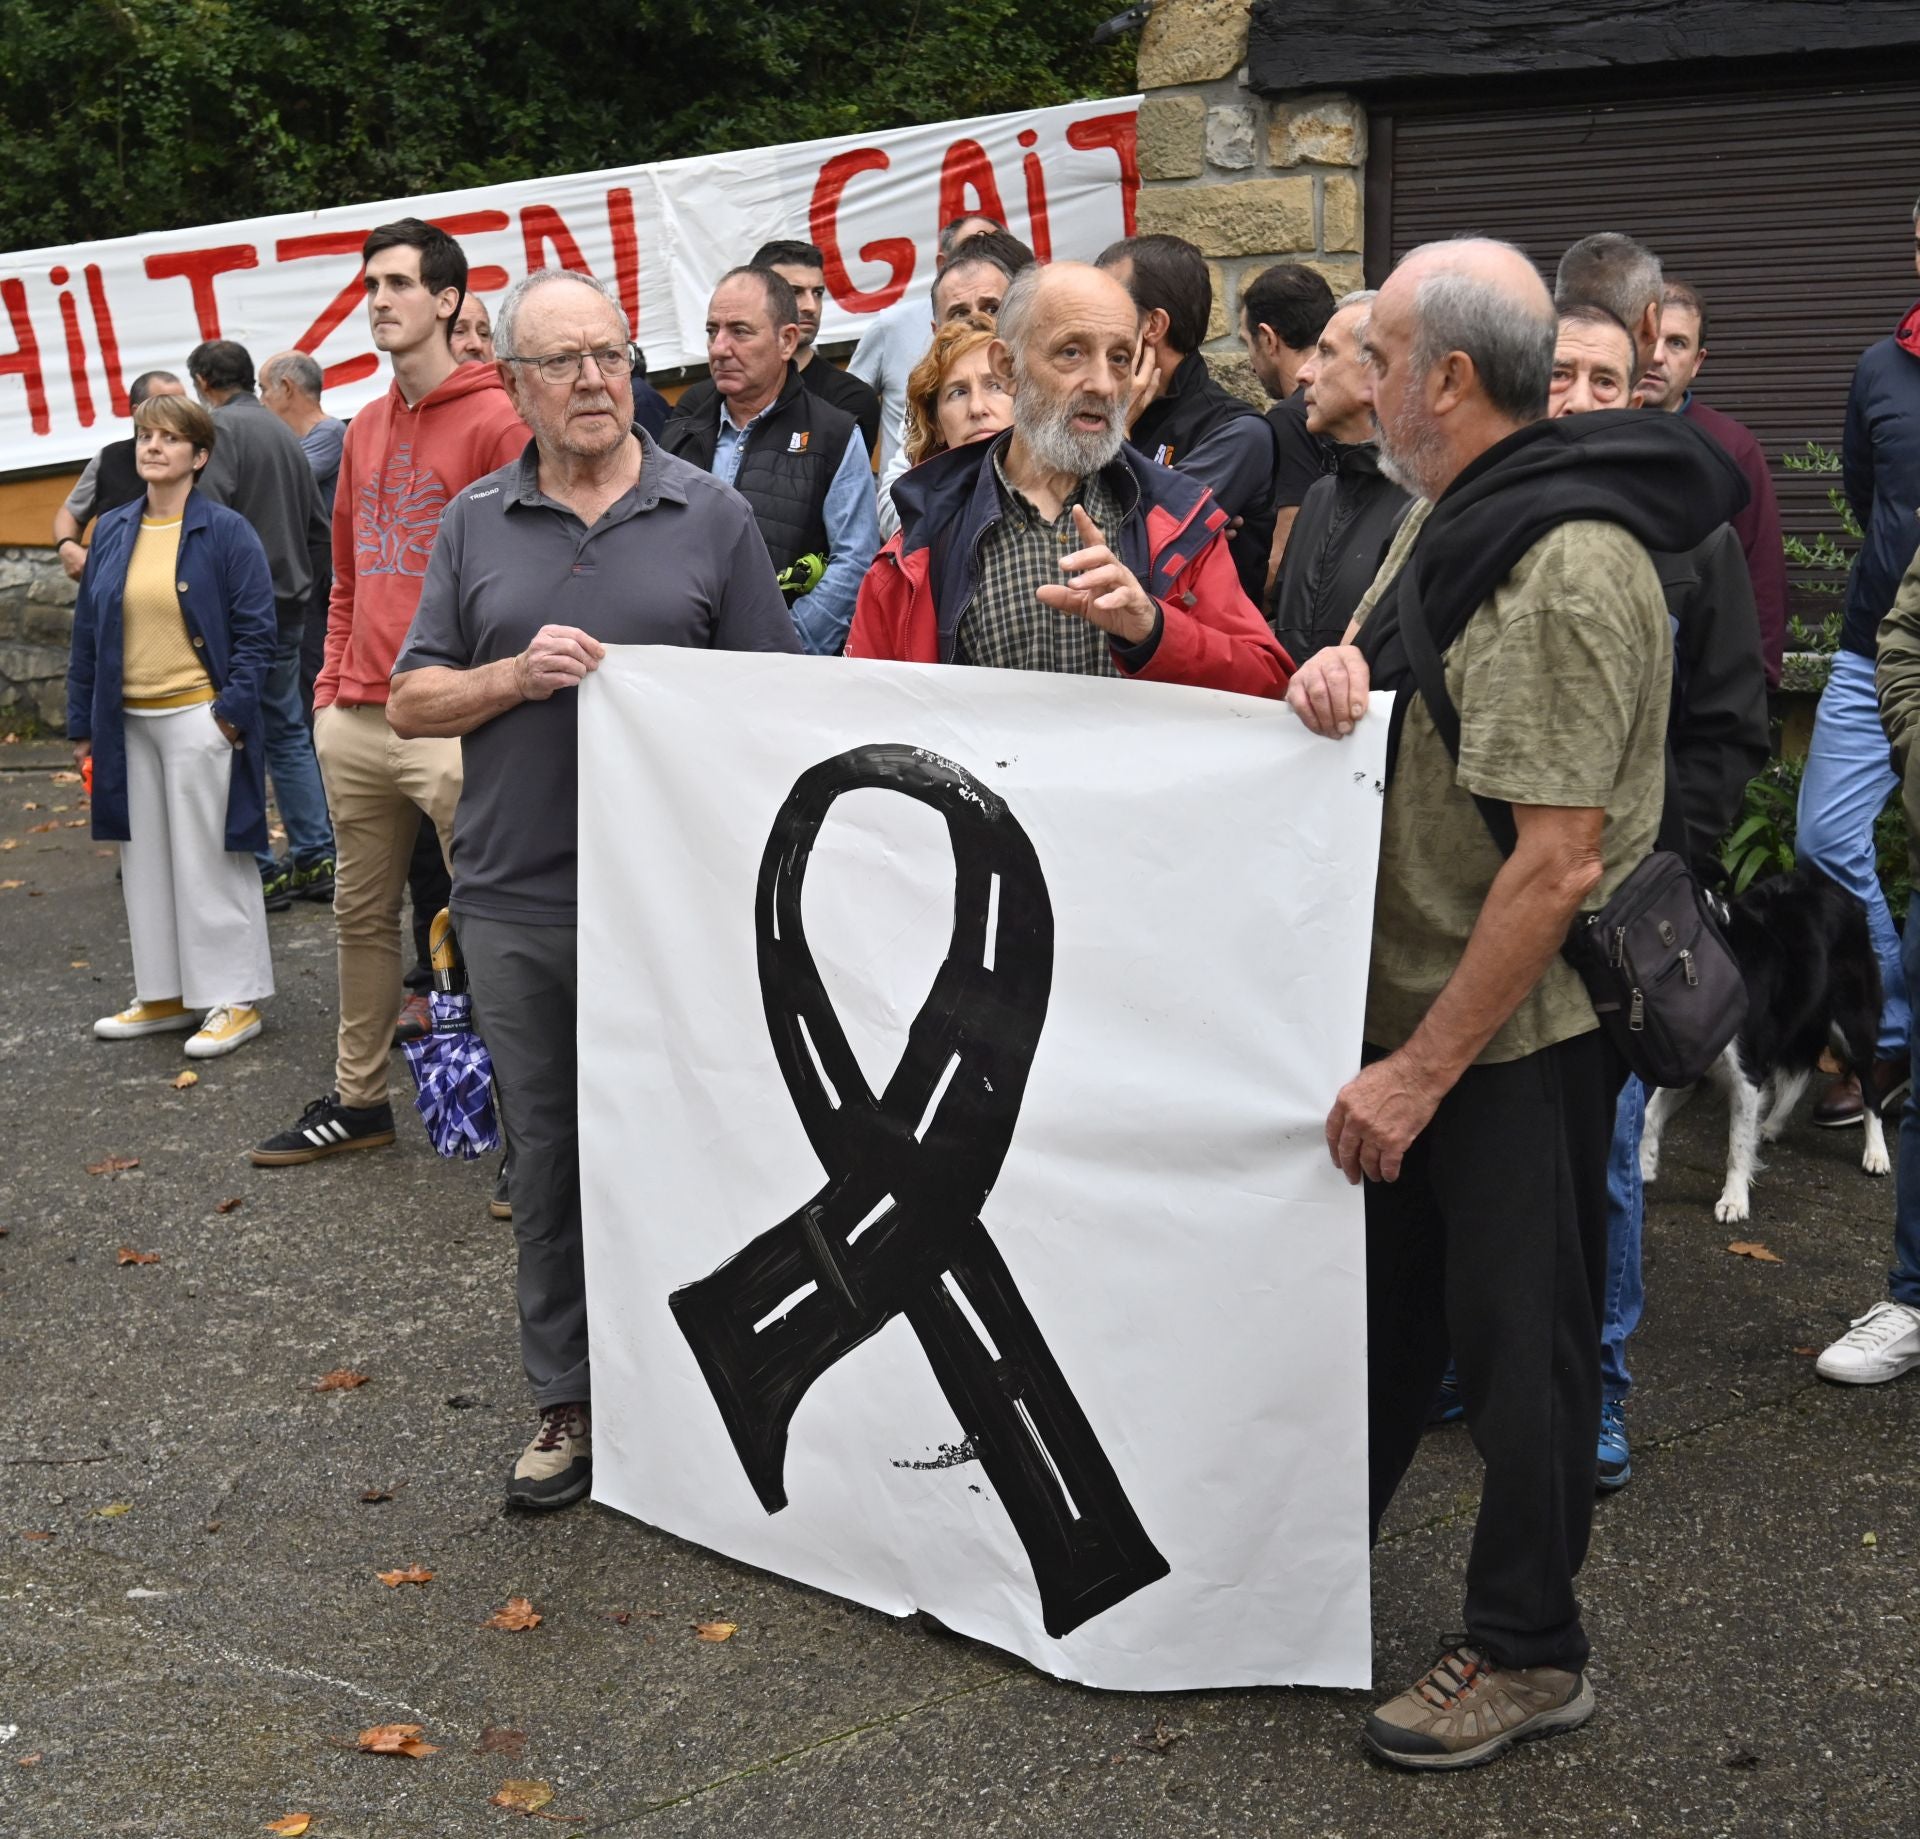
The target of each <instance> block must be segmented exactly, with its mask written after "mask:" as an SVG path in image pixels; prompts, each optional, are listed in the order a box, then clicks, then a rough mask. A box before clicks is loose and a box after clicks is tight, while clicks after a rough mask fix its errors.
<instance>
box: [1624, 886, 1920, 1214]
mask: <svg viewBox="0 0 1920 1839" xmlns="http://www.w3.org/2000/svg"><path fill="white" fill-rule="evenodd" d="M1728 905H1729V909H1730V916H1729V920H1728V924H1727V942H1728V944H1729V945H1730V946H1731V947H1732V949H1733V955H1734V957H1735V958H1737V959H1738V960H1739V963H1740V968H1741V970H1742V971H1743V972H1744V973H1745V974H1746V980H1747V1019H1746V1021H1745V1022H1744V1023H1743V1024H1742V1026H1741V1029H1740V1032H1739V1034H1738V1035H1736V1036H1735V1037H1734V1039H1733V1041H1732V1042H1731V1043H1730V1044H1729V1045H1728V1047H1727V1050H1726V1051H1725V1052H1724V1053H1723V1054H1722V1055H1721V1056H1720V1058H1719V1060H1718V1061H1717V1062H1716V1063H1715V1065H1714V1068H1713V1071H1712V1073H1711V1074H1710V1075H1709V1077H1710V1078H1712V1079H1713V1080H1715V1081H1716V1082H1717V1083H1718V1084H1720V1085H1721V1086H1723V1087H1724V1088H1725V1089H1726V1092H1727V1097H1728V1101H1729V1104H1730V1107H1731V1117H1730V1118H1729V1121H1728V1127H1727V1181H1726V1186H1725V1187H1724V1188H1723V1189H1722V1190H1721V1192H1720V1198H1719V1200H1718V1201H1717V1202H1716V1203H1715V1204H1714V1209H1713V1217H1714V1218H1715V1219H1717V1220H1725V1221H1733V1220H1744V1219H1745V1218H1747V1215H1748V1204H1747V1203H1748V1190H1749V1189H1750V1188H1751V1186H1752V1183H1753V1178H1754V1176H1755V1174H1756V1173H1757V1172H1758V1171H1759V1169H1760V1168H1761V1166H1762V1164H1761V1162H1760V1160H1759V1151H1760V1144H1761V1141H1762V1140H1763V1139H1764V1140H1765V1141H1766V1142H1768V1143H1771V1142H1773V1141H1774V1140H1775V1139H1776V1138H1777V1137H1778V1136H1779V1135H1780V1133H1781V1131H1782V1130H1784V1129H1785V1128H1786V1125H1787V1120H1788V1119H1789V1118H1790V1117H1791V1116H1792V1115H1793V1108H1794V1106H1795V1105H1797V1104H1798V1103H1799V1102H1800V1095H1801V1093H1802V1092H1804V1091H1805V1090H1806V1088H1807V1081H1808V1080H1809V1079H1811V1078H1812V1077H1813V1074H1814V1071H1815V1069H1816V1068H1817V1067H1818V1065H1819V1063H1820V1056H1821V1054H1822V1053H1823V1052H1828V1051H1831V1053H1832V1054H1833V1057H1834V1059H1835V1060H1837V1061H1838V1062H1839V1063H1840V1067H1841V1070H1842V1072H1843V1074H1846V1073H1850V1074H1852V1075H1853V1076H1854V1077H1856V1078H1857V1079H1858V1080H1859V1081H1860V1090H1861V1092H1862V1093H1863V1094H1864V1095H1865V1097H1866V1115H1865V1125H1866V1138H1867V1141H1866V1150H1865V1153H1864V1154H1863V1155H1862V1156H1861V1158H1860V1166H1861V1167H1862V1168H1863V1169H1865V1170H1866V1172H1867V1173H1868V1174H1869V1175H1884V1174H1885V1173H1886V1172H1887V1170H1888V1167H1889V1166H1890V1165H1889V1163H1888V1161H1887V1137H1886V1131H1885V1129H1884V1128H1883V1127H1882V1124H1881V1121H1880V1108H1879V1104H1878V1094H1877V1093H1876V1091H1875V1089H1874V1083H1873V1057H1874V1049H1875V1046H1876V1044H1877V1042H1878V1040H1879V1037H1880V966H1879V963H1878V961H1877V960H1876V959H1875V957H1874V955H1873V940H1872V938H1871V937H1870V936H1869V935H1868V932H1867V914H1866V909H1865V908H1864V907H1862V906H1861V904H1860V902H1859V901H1858V900H1856V899H1855V898H1854V897H1853V895H1851V894H1849V893H1848V892H1847V891H1846V890H1845V889H1844V888H1842V887H1840V886H1839V885H1838V884H1837V883H1836V882H1834V881H1832V880H1830V879H1829V878H1828V877H1827V876H1825V875H1823V874H1821V873H1820V872H1819V870H1817V869H1807V868H1801V869H1795V870H1794V871H1793V872H1792V873H1791V874H1786V875H1780V876H1777V877H1775V878H1774V879H1772V880H1769V881H1762V882H1758V883H1756V884H1755V885H1754V886H1753V887H1750V888H1749V889H1748V890H1747V891H1746V892H1745V893H1744V894H1742V895H1740V896H1738V898H1736V899H1735V900H1733V901H1731V902H1729V903H1728ZM1692 1090H1693V1088H1692V1087H1691V1086H1681V1087H1678V1088H1674V1087H1663V1088H1662V1089H1661V1090H1660V1091H1657V1092H1655V1093H1653V1094H1652V1095H1651V1096H1650V1097H1649V1099H1648V1101H1647V1125H1646V1130H1645V1132H1644V1134H1643V1135H1642V1136H1641V1139H1640V1176H1641V1179H1642V1180H1643V1181H1652V1180H1654V1179H1655V1178H1656V1177H1657V1176H1658V1175H1659V1173H1660V1133H1661V1131H1662V1129H1663V1128H1664V1127H1665V1125H1666V1121H1667V1119H1668V1118H1670V1117H1671V1116H1672V1115H1673V1114H1674V1112H1675V1111H1677V1110H1678V1109H1679V1108H1680V1106H1681V1105H1682V1104H1684V1103H1685V1102H1686V1099H1687V1097H1688V1094H1689V1093H1690V1092H1691V1091H1692ZM1763 1111H1764V1114H1765V1115H1764V1121H1763V1118H1762V1113H1763Z"/></svg>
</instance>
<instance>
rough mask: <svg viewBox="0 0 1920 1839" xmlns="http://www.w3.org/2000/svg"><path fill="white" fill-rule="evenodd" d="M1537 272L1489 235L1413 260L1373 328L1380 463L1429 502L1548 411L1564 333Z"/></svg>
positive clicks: (1423, 252) (1389, 285)
mask: <svg viewBox="0 0 1920 1839" xmlns="http://www.w3.org/2000/svg"><path fill="white" fill-rule="evenodd" d="M1557 329H1558V327H1557V321H1556V319H1555V316H1554V310H1553V300H1552V297H1551V296H1550V295H1549V294H1548V292H1547V289H1546V284H1545V283H1544V282H1543V281H1542V280H1541V279H1540V275H1539V271H1538V270H1536V269H1535V267H1534V266H1533V264H1532V263H1531V262H1530V261H1528V259H1527V258H1526V256H1525V255H1524V254H1523V253H1522V252H1521V251H1520V250H1518V249H1515V248H1514V247H1512V245H1511V244H1508V243H1499V242H1494V241H1492V240H1490V239H1487V238H1483V237H1463V238H1461V239H1460V240H1459V241H1457V242H1449V243H1427V244H1424V245H1422V246H1421V247H1420V248H1418V249H1415V250H1413V251H1412V252H1411V253H1410V254H1408V255H1407V256H1406V257H1405V258H1404V259H1403V260H1402V261H1401V263H1400V265H1399V267H1397V268H1396V269H1395V270H1394V271H1393V273H1392V274H1391V275H1389V276H1388V277H1387V280H1386V282H1385V284H1384V285H1383V286H1382V287H1381V289H1380V295H1379V298H1378V299H1377V300H1375V302H1374V303H1373V311H1372V313H1371V315H1370V316H1369V320H1368V327H1367V351H1368V356H1369V360H1370V362H1371V363H1372V365H1373V369H1374V412H1375V415H1376V418H1377V419H1378V421H1379V424H1380V447H1381V456H1382V460H1383V462H1384V463H1385V465H1386V468H1387V470H1388V471H1389V472H1390V473H1392V474H1393V475H1394V476H1395V477H1396V478H1398V479H1399V480H1400V482H1401V483H1402V484H1403V485H1405V486H1406V487H1407V488H1408V489H1409V490H1410V491H1417V492H1420V493H1423V494H1424V495H1426V496H1428V497H1432V496H1434V495H1435V494H1436V492H1437V491H1442V490H1444V489H1445V488H1446V485H1447V484H1448V483H1450V482H1451V480H1452V479H1453V477H1454V475H1455V474H1457V473H1458V472H1459V471H1460V469H1461V468H1462V467H1464V466H1466V465H1467V464H1469V463H1470V462H1471V461H1472V460H1474V459H1476V458H1478V456H1479V455H1480V454H1482V453H1484V452H1485V451H1486V450H1487V448H1489V447H1491V446H1493V445H1494V444H1495V443H1496V442H1498V441H1500V440H1504V439H1505V438H1506V436H1507V435H1509V434H1511V433H1513V432H1514V431H1515V430H1516V429H1518V428H1521V427H1524V426H1526V424H1527V423H1529V422H1535V421H1538V420H1540V419H1541V418H1542V417H1543V416H1544V415H1545V414H1546V412H1547V390H1548V385H1549V383H1550V382H1551V380H1552V376H1553V346H1554V336H1555V333H1556V331H1557Z"/></svg>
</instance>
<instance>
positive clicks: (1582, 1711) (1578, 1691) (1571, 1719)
mask: <svg viewBox="0 0 1920 1839" xmlns="http://www.w3.org/2000/svg"><path fill="white" fill-rule="evenodd" d="M1592 1716H1593V1688H1592V1687H1591V1686H1590V1685H1588V1684H1587V1681H1586V1677H1585V1675H1584V1674H1580V1673H1569V1672H1567V1671H1565V1670H1564V1669H1563V1668H1560V1667H1497V1666H1495V1665H1494V1664H1493V1662H1492V1661H1490V1660H1489V1659H1488V1658H1487V1657H1486V1656H1485V1655H1484V1654H1482V1653H1481V1652H1480V1651H1479V1649H1477V1648H1473V1647H1468V1646H1466V1645H1465V1644H1464V1643H1462V1644H1461V1645H1460V1646H1458V1647H1450V1648H1448V1649H1447V1651H1446V1652H1445V1653H1444V1654H1442V1655H1441V1656H1440V1658H1439V1659H1438V1660H1436V1661H1435V1662H1434V1663H1433V1665H1432V1666H1431V1667H1430V1668H1429V1669H1428V1671H1427V1673H1426V1676H1425V1677H1424V1678H1422V1679H1417V1680H1415V1681H1414V1683H1413V1684H1412V1685H1411V1686H1409V1687H1408V1688H1407V1689H1406V1691H1404V1692H1403V1693H1401V1694H1400V1696H1399V1697H1398V1698H1395V1699H1389V1700H1388V1701H1387V1702H1386V1703H1385V1704H1384V1705H1381V1706H1379V1707H1378V1708H1377V1709H1376V1710H1375V1711H1374V1713H1373V1715H1372V1716H1371V1717H1369V1718H1368V1719H1367V1728H1366V1738H1367V1747H1368V1748H1369V1749H1371V1750H1372V1751H1373V1752H1374V1753H1375V1755H1378V1756H1384V1757H1385V1758H1386V1759H1387V1761H1389V1762H1397V1763H1398V1764H1399V1765H1400V1766H1401V1768H1403V1769H1471V1768H1472V1767H1473V1766H1474V1765H1475V1764H1476V1763H1482V1762H1491V1761H1493V1759H1494V1758H1495V1757H1496V1756H1504V1755H1505V1754H1506V1752H1507V1751H1508V1750H1510V1749H1512V1748H1513V1746H1514V1745H1515V1744H1516V1743H1519V1742H1521V1741H1522V1740H1524V1739H1525V1738H1528V1737H1546V1736H1551V1735H1552V1734H1553V1733H1554V1732H1555V1731H1562V1730H1575V1729H1577V1728H1578V1727H1579V1726H1580V1725H1582V1724H1584V1723H1586V1721H1587V1720H1588V1719H1589V1718H1590V1717H1592Z"/></svg>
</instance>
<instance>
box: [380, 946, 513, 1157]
mask: <svg viewBox="0 0 1920 1839" xmlns="http://www.w3.org/2000/svg"><path fill="white" fill-rule="evenodd" d="M429 942H430V945H431V955H432V963H433V992H432V994H431V995H430V996H429V997H428V998H427V1008H428V1010H429V1012H430V1013H431V1014H432V1016H433V1028H432V1031H431V1032H430V1033H427V1034H424V1035H422V1036H421V1037H420V1039H419V1040H417V1041H405V1042H402V1043H401V1048H402V1051H403V1052H404V1053H405V1054H406V1056H407V1064H408V1065H409V1066H410V1067H412V1068H413V1077H414V1083H415V1084H416V1085H418V1086H419V1088H420V1090H419V1092H418V1094H417V1095H416V1096H415V1098H414V1101H413V1104H414V1109H415V1110H417V1111H418V1112H419V1113H420V1115H421V1117H422V1118H423V1119H425V1121H426V1126H427V1139H428V1141H429V1142H431V1143H432V1144H433V1147H434V1149H435V1150H436V1151H437V1152H438V1153H439V1154H440V1155H442V1156H459V1157H460V1158H461V1159H462V1160H463V1161H467V1162H471V1161H473V1160H474V1159H475V1158H476V1157H479V1156H484V1155H485V1154H486V1153H487V1152H488V1151H489V1150H492V1149H498V1148H499V1147H500V1123H499V1120H498V1118H496V1117H495V1115H494V1109H493V1059H492V1056H491V1055H489V1054H488V1052H487V1044H486V1042H484V1041H483V1040H481V1038H480V1037H479V1036H478V1035H477V1034H475V1033H474V1032H473V998H472V997H471V996H470V995H468V994H467V988H466V973H465V971H464V969H463V968H462V966H461V963H460V953H459V948H458V946H457V945H456V944H455V942H454V937H453V916H452V915H451V914H449V913H448V912H446V911H445V910H444V909H442V911H441V912H440V913H439V914H437V915H436V916H435V918H434V922H433V926H432V928H431V931H430V933H429Z"/></svg>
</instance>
